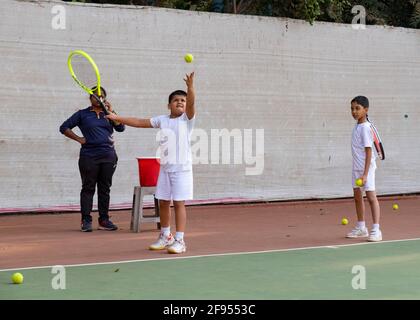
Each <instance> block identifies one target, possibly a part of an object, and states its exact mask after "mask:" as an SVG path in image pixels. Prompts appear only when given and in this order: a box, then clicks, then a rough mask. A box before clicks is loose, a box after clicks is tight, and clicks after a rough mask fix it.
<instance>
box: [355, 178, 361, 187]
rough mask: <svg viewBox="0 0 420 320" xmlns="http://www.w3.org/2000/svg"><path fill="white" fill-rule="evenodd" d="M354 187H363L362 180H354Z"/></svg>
mask: <svg viewBox="0 0 420 320" xmlns="http://www.w3.org/2000/svg"><path fill="white" fill-rule="evenodd" d="M356 186H358V187H361V186H363V180H362V179H360V178H359V179H356Z"/></svg>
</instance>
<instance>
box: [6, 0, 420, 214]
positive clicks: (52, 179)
mask: <svg viewBox="0 0 420 320" xmlns="http://www.w3.org/2000/svg"><path fill="white" fill-rule="evenodd" d="M56 5H62V6H63V7H64V9H65V14H66V28H65V30H55V29H53V28H52V24H51V23H52V20H53V18H54V17H55V16H57V14H56V13H52V9H53V8H54V6H56ZM73 49H84V50H86V51H87V52H89V53H90V54H91V55H92V56H93V57H94V59H95V60H96V62H97V64H98V66H99V68H100V70H101V73H102V78H103V85H104V87H105V88H107V90H108V97H109V100H110V101H111V102H112V103H113V105H114V106H115V108H116V110H117V111H118V112H119V113H120V114H123V115H130V116H137V117H151V116H154V115H159V114H165V113H166V112H167V110H166V104H167V96H168V94H169V93H170V92H171V91H173V90H175V89H178V88H181V89H183V88H185V84H184V82H183V80H182V78H183V76H184V74H185V73H186V72H190V71H191V70H195V71H196V91H197V108H198V112H197V128H199V129H203V130H205V131H204V132H206V133H208V135H209V139H210V136H211V129H222V128H226V129H228V130H232V129H235V128H236V129H239V130H241V132H242V133H243V132H244V131H243V130H244V129H253V133H254V135H255V132H256V131H255V130H256V129H264V136H265V138H264V147H265V149H264V171H263V173H262V174H261V175H246V174H245V172H246V168H247V167H250V166H249V165H247V164H245V163H244V164H234V163H233V160H232V161H231V164H224V165H222V164H218V165H217V164H211V163H210V164H207V165H206V164H198V165H196V166H195V167H194V178H195V196H196V198H197V199H219V198H230V197H236V198H264V199H272V198H275V199H296V198H299V199H301V198H315V197H322V198H330V197H331V198H333V197H343V196H350V195H351V194H352V188H351V185H350V183H351V175H350V173H351V153H350V138H351V130H352V127H353V126H354V120H353V119H352V117H351V115H350V103H349V101H350V100H351V98H352V97H354V96H355V95H359V94H362V95H366V96H368V97H369V98H370V101H371V110H370V117H371V118H372V119H373V120H374V121H375V123H376V124H377V127H378V128H379V130H380V132H381V134H382V138H383V140H384V143H385V148H386V153H387V159H386V160H385V161H384V162H380V163H379V162H378V170H377V191H378V193H379V194H392V193H408V192H419V191H420V164H419V163H420V161H419V156H420V144H419V143H418V137H419V136H420V127H419V106H418V101H419V100H420V99H419V98H420V90H419V89H418V83H419V77H420V58H419V52H420V32H419V31H416V30H411V29H402V28H390V27H377V26H372V27H367V29H366V30H359V31H357V30H353V29H352V28H351V26H349V25H340V24H330V23H315V24H314V25H313V26H310V25H309V24H308V23H306V22H303V21H296V20H291V19H277V18H263V17H254V16H240V15H236V16H235V15H223V14H211V13H197V12H188V11H176V10H166V9H159V8H149V7H128V6H125V7H117V6H110V5H104V6H98V5H81V4H68V3H61V2H57V1H51V2H50V1H37V2H29V1H13V0H2V1H1V2H0V56H1V64H0V74H1V77H0V108H1V114H0V179H1V180H0V210H2V211H12V210H33V209H37V208H38V209H42V208H51V207H54V208H56V209H57V208H71V207H72V206H73V207H74V208H77V205H78V201H79V200H78V199H79V190H80V184H81V183H80V177H79V173H78V167H77V159H78V152H79V146H78V145H77V144H76V143H75V142H74V141H71V140H69V139H66V138H65V137H64V136H62V135H61V134H60V133H59V131H58V127H59V125H60V124H61V123H62V122H63V121H64V120H65V119H66V118H67V117H69V116H70V115H71V114H72V113H73V112H75V111H76V110H78V109H79V108H84V107H87V106H88V99H87V97H86V95H85V94H84V93H83V92H82V91H81V90H80V89H79V88H78V87H77V86H76V85H75V84H74V83H73V80H72V79H71V77H70V76H69V74H68V71H67V65H66V60H67V56H68V54H69V52H70V51H71V50H73ZM186 52H192V53H193V54H194V56H195V61H194V63H192V64H186V63H185V62H184V61H183V55H184V54H185V53H186ZM405 116H406V117H405ZM155 135H156V131H155V130H154V129H149V130H146V129H136V128H128V129H127V130H126V132H124V133H122V134H120V133H115V135H114V137H115V140H116V148H117V152H118V154H119V158H120V161H119V165H118V169H117V171H116V174H115V176H114V185H113V187H112V197H111V202H112V205H113V206H114V207H118V206H127V205H129V204H130V203H131V197H132V188H133V186H134V185H136V184H137V183H138V173H137V163H136V160H135V158H136V157H138V156H154V155H155V149H156V143H155ZM208 143H209V145H211V143H210V140H209V141H208ZM210 152H211V151H210ZM254 153H255V146H254Z"/></svg>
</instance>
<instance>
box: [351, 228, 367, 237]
mask: <svg viewBox="0 0 420 320" xmlns="http://www.w3.org/2000/svg"><path fill="white" fill-rule="evenodd" d="M365 237H369V232H368V229H367V228H366V227H364V228H359V227H355V228H354V229H353V230H351V232H349V233H347V235H346V238H365Z"/></svg>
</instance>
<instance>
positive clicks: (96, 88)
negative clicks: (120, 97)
mask: <svg viewBox="0 0 420 320" xmlns="http://www.w3.org/2000/svg"><path fill="white" fill-rule="evenodd" d="M90 90H92V91H93V92H95V91H97V90H98V87H97V86H94V87H92V88H90ZM101 96H105V97H106V90H105V88H104V87H102V86H101Z"/></svg>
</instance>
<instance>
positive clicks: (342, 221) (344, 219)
mask: <svg viewBox="0 0 420 320" xmlns="http://www.w3.org/2000/svg"><path fill="white" fill-rule="evenodd" d="M348 223H349V220H347V219H346V218H343V219H341V224H342V225H346V224H348Z"/></svg>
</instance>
